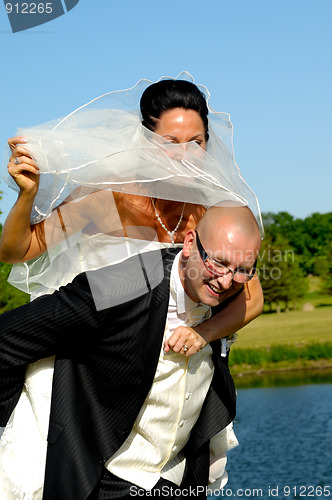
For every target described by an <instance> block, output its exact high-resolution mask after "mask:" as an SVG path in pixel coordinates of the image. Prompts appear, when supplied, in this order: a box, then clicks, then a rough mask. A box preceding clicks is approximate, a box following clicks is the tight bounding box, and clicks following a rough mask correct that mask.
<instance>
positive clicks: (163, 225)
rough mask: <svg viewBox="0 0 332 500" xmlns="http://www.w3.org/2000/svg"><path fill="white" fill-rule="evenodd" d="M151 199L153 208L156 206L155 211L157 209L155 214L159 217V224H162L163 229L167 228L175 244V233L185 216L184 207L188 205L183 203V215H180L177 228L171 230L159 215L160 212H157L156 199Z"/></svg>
mask: <svg viewBox="0 0 332 500" xmlns="http://www.w3.org/2000/svg"><path fill="white" fill-rule="evenodd" d="M151 201H152V205H153V208H154V211H155V214H156V217H157V220H158V222H159V224H160V225H161V227H162V228H163V229H165V231H166V233H167V234H168V235H169V236H170V237H171V242H172V243H173V244H174V243H175V242H174V235H175V233H176V231H177V230H178V229H179V226H180V224H181V222H182V218H183V212H184V207H185V206H186V204H185V203H184V204H183V207H182V212H181V215H180V219H179V222H178V223H177V225H176V226H175V228H174V229H173V231H170V230H169V229H168V228H167V227H166V226H165V224H164V223H163V221H162V220H161V218H160V217H159V214H158V212H157V209H156V205H155V204H154V201H153V198H151Z"/></svg>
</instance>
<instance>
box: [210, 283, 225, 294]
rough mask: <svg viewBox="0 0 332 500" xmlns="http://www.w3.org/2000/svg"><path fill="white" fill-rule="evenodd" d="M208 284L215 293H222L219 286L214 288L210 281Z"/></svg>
mask: <svg viewBox="0 0 332 500" xmlns="http://www.w3.org/2000/svg"><path fill="white" fill-rule="evenodd" d="M209 286H210V287H211V288H212V290H213V291H214V292H216V293H222V292H223V290H220V289H219V288H216V287H215V286H214V285H212V284H211V283H209Z"/></svg>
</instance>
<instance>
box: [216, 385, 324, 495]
mask: <svg viewBox="0 0 332 500" xmlns="http://www.w3.org/2000/svg"><path fill="white" fill-rule="evenodd" d="M326 380H327V381H328V378H327V379H326ZM234 429H235V433H236V435H237V437H238V440H239V442H240V445H239V446H238V447H237V448H234V449H233V450H231V451H230V452H229V455H228V466H227V470H228V474H229V481H228V484H227V485H226V486H225V488H224V491H223V492H220V494H219V495H215V496H214V497H211V498H213V499H215V498H261V499H263V500H271V499H273V498H278V499H279V498H280V499H285V498H289V499H295V498H308V499H318V498H320V499H324V498H332V384H331V383H320V384H305V385H300V386H292V387H267V388H266V387H262V388H254V389H252V388H251V389H239V390H238V403H237V417H236V421H235V423H234ZM324 487H325V489H324Z"/></svg>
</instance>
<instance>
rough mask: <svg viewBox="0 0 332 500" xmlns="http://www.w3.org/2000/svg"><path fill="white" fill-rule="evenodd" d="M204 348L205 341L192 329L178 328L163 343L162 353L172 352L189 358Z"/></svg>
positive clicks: (186, 327)
mask: <svg viewBox="0 0 332 500" xmlns="http://www.w3.org/2000/svg"><path fill="white" fill-rule="evenodd" d="M205 346H206V341H205V340H204V339H203V337H201V335H199V333H197V332H196V331H195V330H193V328H190V327H188V326H178V327H177V328H176V329H175V330H174V332H173V333H172V335H171V336H170V337H169V338H168V339H167V340H166V341H165V343H164V351H165V352H168V351H169V350H172V351H174V352H178V353H180V354H184V355H185V356H187V357H189V356H192V355H193V354H195V353H196V352H198V351H200V350H201V349H202V348H203V347H205Z"/></svg>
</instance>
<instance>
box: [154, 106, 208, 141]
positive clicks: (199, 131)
mask: <svg viewBox="0 0 332 500" xmlns="http://www.w3.org/2000/svg"><path fill="white" fill-rule="evenodd" d="M154 132H155V133H156V134H158V135H160V136H162V137H164V138H165V139H166V140H167V141H170V142H172V143H174V144H182V143H185V142H191V141H195V142H196V143H197V144H198V145H199V146H200V147H201V148H202V149H204V150H205V149H206V140H205V130H204V124H203V121H202V118H201V117H200V115H199V113H197V111H194V110H193V109H184V108H173V109H169V110H167V111H164V113H162V115H161V116H160V118H159V119H158V121H157V125H156V128H155V130H154Z"/></svg>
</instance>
